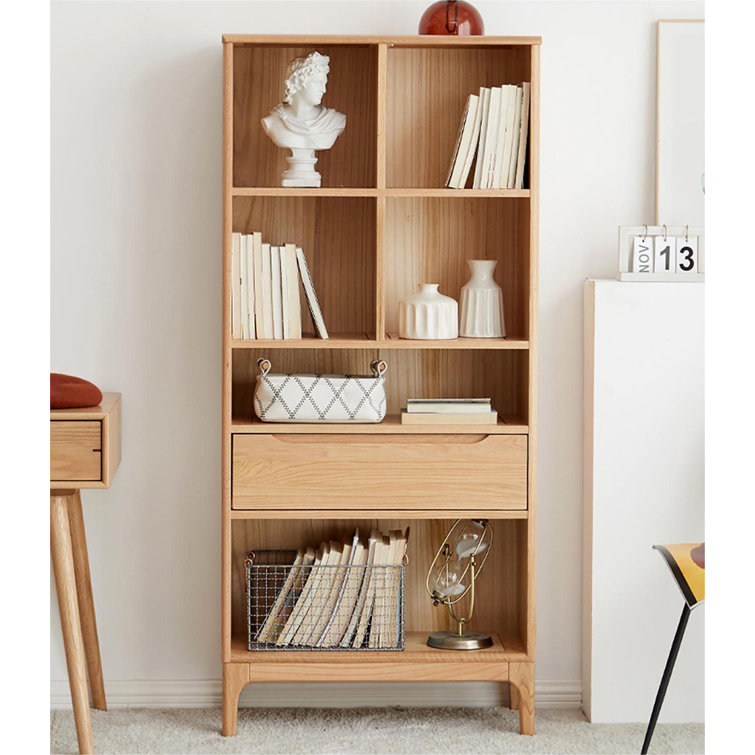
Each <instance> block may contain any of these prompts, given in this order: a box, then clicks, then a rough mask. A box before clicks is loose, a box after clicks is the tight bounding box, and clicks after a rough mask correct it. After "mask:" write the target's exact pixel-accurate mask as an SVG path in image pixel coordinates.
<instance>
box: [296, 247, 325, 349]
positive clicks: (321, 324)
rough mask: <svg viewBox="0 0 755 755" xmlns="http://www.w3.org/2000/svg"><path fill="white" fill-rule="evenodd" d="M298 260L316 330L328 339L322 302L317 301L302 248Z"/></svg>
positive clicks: (298, 252) (298, 249)
mask: <svg viewBox="0 0 755 755" xmlns="http://www.w3.org/2000/svg"><path fill="white" fill-rule="evenodd" d="M296 260H297V262H298V263H299V275H300V276H301V283H302V286H303V287H304V295H305V297H306V299H307V307H308V308H309V314H310V315H311V317H312V322H313V323H314V324H315V330H316V331H317V335H318V336H320V338H322V339H327V338H328V330H327V328H326V327H325V320H324V319H323V316H322V311H321V310H320V302H319V301H318V300H317V294H316V293H315V284H314V282H313V281H312V276H311V275H310V272H309V265H307V258H306V257H305V256H304V252H303V251H302V248H301V247H300V246H297V247H296Z"/></svg>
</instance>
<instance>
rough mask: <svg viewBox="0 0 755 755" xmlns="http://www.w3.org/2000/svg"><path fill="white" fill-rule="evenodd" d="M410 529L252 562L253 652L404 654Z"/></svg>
mask: <svg viewBox="0 0 755 755" xmlns="http://www.w3.org/2000/svg"><path fill="white" fill-rule="evenodd" d="M408 539H409V529H408V528H407V529H406V531H402V530H390V532H388V533H382V532H378V531H377V530H374V529H373V530H372V532H371V533H370V537H369V539H368V540H367V542H366V543H363V542H362V541H361V540H360V538H359V531H358V530H357V531H356V532H355V533H354V536H353V538H352V539H351V540H350V541H348V542H336V541H333V540H331V541H329V542H323V543H321V544H320V547H319V548H317V550H315V549H314V548H302V549H300V550H299V551H298V552H297V551H255V552H253V553H250V554H249V556H248V557H247V560H246V572H247V597H248V601H249V649H250V650H403V647H404V557H405V554H406V543H407V540H408Z"/></svg>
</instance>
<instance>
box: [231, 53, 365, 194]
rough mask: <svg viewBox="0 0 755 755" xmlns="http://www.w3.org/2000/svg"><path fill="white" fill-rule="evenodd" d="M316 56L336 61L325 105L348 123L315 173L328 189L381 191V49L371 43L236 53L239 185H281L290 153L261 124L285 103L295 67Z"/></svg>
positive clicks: (235, 129) (235, 134)
mask: <svg viewBox="0 0 755 755" xmlns="http://www.w3.org/2000/svg"><path fill="white" fill-rule="evenodd" d="M314 50H317V51H318V52H319V53H321V54H322V55H328V56H330V73H329V75H328V90H327V92H326V94H325V97H324V99H323V105H325V106H326V107H329V108H335V109H336V110H338V111H339V112H341V113H344V114H345V115H346V117H347V120H346V128H345V129H344V131H343V133H342V134H341V135H340V136H339V137H338V139H336V142H335V144H334V145H333V147H332V148H331V149H329V150H320V151H318V152H316V154H315V156H316V157H317V158H318V162H317V165H316V166H315V169H316V170H317V171H318V172H319V173H320V174H321V176H322V186H323V187H341V186H345V187H348V186H352V187H374V186H375V185H376V184H375V181H376V149H377V137H376V127H377V108H376V103H377V48H376V47H375V46H372V45H359V44H357V45H354V46H347V45H335V46H330V45H328V44H320V43H318V42H314V43H313V44H311V45H291V46H269V45H265V46H248V47H235V48H234V63H233V98H234V109H233V183H234V185H235V186H280V183H281V174H282V173H283V171H284V170H285V169H286V167H287V165H286V162H285V158H286V157H288V156H290V151H289V150H284V149H281V148H279V147H276V146H275V145H274V144H273V143H272V141H270V139H269V138H268V137H267V135H266V134H265V133H264V131H263V129H262V125H261V123H260V121H261V119H262V118H264V117H265V116H267V115H269V114H270V112H271V111H272V109H273V108H274V107H275V106H276V105H277V104H278V103H280V102H281V101H282V100H283V90H284V86H283V84H284V81H285V79H286V71H287V68H288V64H289V63H290V61H292V60H293V59H294V58H297V57H299V56H302V55H309V53H311V52H313V51H314Z"/></svg>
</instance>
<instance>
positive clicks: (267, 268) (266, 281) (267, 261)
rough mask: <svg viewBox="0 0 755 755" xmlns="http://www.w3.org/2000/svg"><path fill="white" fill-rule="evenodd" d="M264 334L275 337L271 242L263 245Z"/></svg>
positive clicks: (261, 336)
mask: <svg viewBox="0 0 755 755" xmlns="http://www.w3.org/2000/svg"><path fill="white" fill-rule="evenodd" d="M262 317H263V320H262V326H263V330H262V334H261V335H260V338H268V339H272V337H273V278H272V263H271V254H270V244H263V245H262Z"/></svg>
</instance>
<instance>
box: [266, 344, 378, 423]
mask: <svg viewBox="0 0 755 755" xmlns="http://www.w3.org/2000/svg"><path fill="white" fill-rule="evenodd" d="M370 367H371V368H372V375H274V374H271V372H270V370H271V369H272V364H271V362H270V360H269V359H264V358H262V359H258V360H257V368H258V373H257V385H256V387H255V389H254V413H255V414H256V415H257V417H259V419H261V420H262V421H263V422H318V423H319V422H343V423H347V422H354V423H357V422H380V421H381V420H382V419H383V418H384V417H385V406H386V399H385V377H384V376H385V371H386V369H387V365H386V363H385V362H383V361H382V360H380V361H374V362H372V363H371V364H370Z"/></svg>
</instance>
